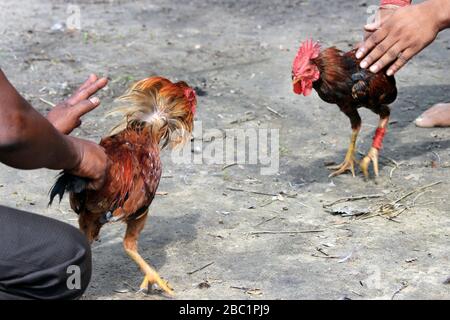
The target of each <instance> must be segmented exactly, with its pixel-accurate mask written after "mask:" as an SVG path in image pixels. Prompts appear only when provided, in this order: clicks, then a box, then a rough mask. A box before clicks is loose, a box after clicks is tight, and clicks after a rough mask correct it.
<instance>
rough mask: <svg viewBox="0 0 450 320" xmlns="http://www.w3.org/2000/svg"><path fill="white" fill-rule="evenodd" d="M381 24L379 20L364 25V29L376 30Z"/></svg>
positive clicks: (368, 30)
mask: <svg viewBox="0 0 450 320" xmlns="http://www.w3.org/2000/svg"><path fill="white" fill-rule="evenodd" d="M380 26H381V24H380V23H379V22H374V23H369V24H366V25H365V26H364V30H366V31H367V32H375V31H377V30H378V29H379V28H380Z"/></svg>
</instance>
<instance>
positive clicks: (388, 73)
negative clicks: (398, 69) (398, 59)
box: [386, 69, 394, 77]
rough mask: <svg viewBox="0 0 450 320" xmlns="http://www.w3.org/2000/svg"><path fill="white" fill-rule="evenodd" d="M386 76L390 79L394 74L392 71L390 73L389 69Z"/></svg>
mask: <svg viewBox="0 0 450 320" xmlns="http://www.w3.org/2000/svg"><path fill="white" fill-rule="evenodd" d="M386 74H387V75H388V76H389V77H390V76H392V75H393V74H394V71H392V70H391V69H389V70H388V71H387V72H386Z"/></svg>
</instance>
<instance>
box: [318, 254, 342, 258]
mask: <svg viewBox="0 0 450 320" xmlns="http://www.w3.org/2000/svg"><path fill="white" fill-rule="evenodd" d="M311 256H313V257H315V258H323V259H340V258H341V257H338V256H319V255H317V254H314V253H313V254H312V255H311Z"/></svg>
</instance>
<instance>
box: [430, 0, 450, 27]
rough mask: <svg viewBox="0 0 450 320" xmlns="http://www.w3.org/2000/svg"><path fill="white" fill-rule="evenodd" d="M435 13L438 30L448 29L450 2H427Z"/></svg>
mask: <svg viewBox="0 0 450 320" xmlns="http://www.w3.org/2000/svg"><path fill="white" fill-rule="evenodd" d="M427 2H429V4H430V7H431V8H433V9H434V10H435V12H436V16H437V22H438V27H439V30H440V31H442V30H444V29H447V28H450V0H428V1H427Z"/></svg>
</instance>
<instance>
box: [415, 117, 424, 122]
mask: <svg viewBox="0 0 450 320" xmlns="http://www.w3.org/2000/svg"><path fill="white" fill-rule="evenodd" d="M422 121H423V118H422V117H418V118H417V119H416V121H415V123H416V124H420V123H421V122H422Z"/></svg>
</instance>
